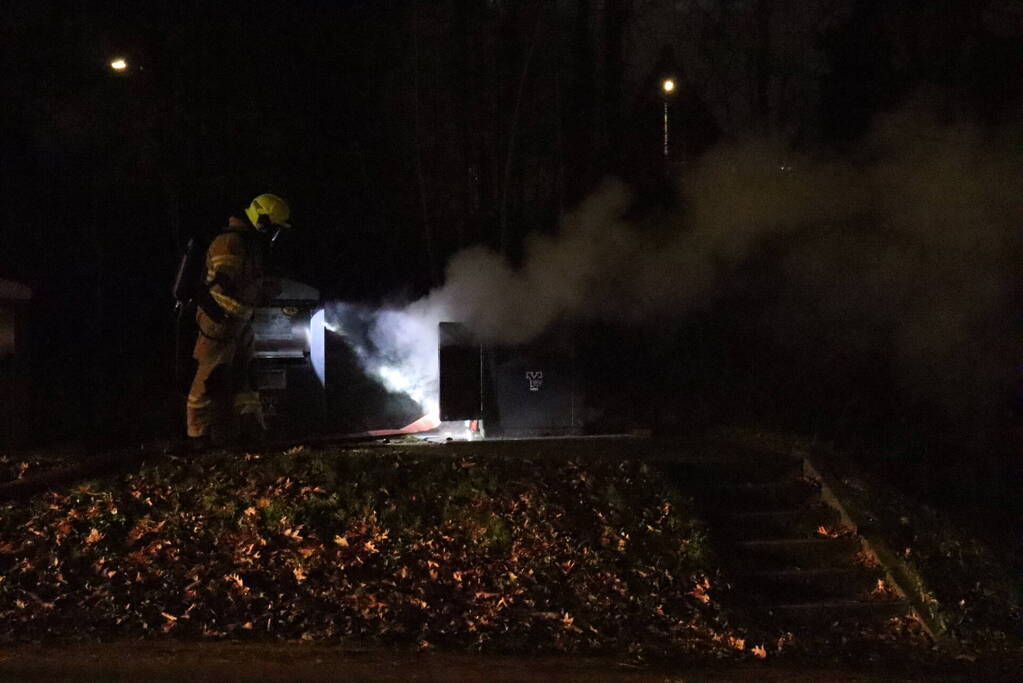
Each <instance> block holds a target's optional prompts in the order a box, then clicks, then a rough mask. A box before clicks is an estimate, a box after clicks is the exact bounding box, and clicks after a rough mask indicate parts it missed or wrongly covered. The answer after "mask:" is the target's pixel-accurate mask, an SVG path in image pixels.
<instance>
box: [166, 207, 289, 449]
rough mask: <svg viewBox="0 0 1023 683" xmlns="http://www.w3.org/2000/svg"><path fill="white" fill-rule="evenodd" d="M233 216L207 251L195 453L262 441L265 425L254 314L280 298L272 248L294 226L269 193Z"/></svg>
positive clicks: (194, 397) (191, 409)
mask: <svg viewBox="0 0 1023 683" xmlns="http://www.w3.org/2000/svg"><path fill="white" fill-rule="evenodd" d="M243 214H244V215H243V216H232V217H231V218H230V219H229V220H228V224H227V227H226V229H224V230H223V231H222V232H221V233H220V234H219V235H217V237H216V238H215V239H214V240H213V242H212V243H210V246H209V249H207V251H206V277H205V286H203V287H201V288H200V291H199V294H198V296H197V301H198V309H197V311H196V322H197V323H198V325H199V334H198V336H197V339H196V342H195V350H194V352H193V357H194V358H195V359H196V361H198V367H197V368H196V371H195V378H194V379H193V380H192V386H191V388H190V390H189V392H188V403H187V407H186V413H187V421H188V436H189V441H190V443H191V445H192V447H193V448H194V449H196V450H200V449H202V448H205V447H207V446H210V445H214V446H231V445H235V444H237V443H238V442H239V440H240V438H242V437H246V438H252V439H258V438H259V437H261V436H262V434H263V432H264V430H265V429H266V425H265V423H264V422H263V410H262V404H261V402H260V398H259V393H258V392H257V391H256V390H255V387H254V385H253V384H254V383H253V379H252V369H253V368H252V361H253V352H254V337H253V332H252V316H253V312H254V309H255V308H257V307H259V306H263V305H266V304H267V303H269V301H270V300H271V299H273V297H274V296H277V295H278V294H279V293H280V283H279V282H278V281H276V280H273V279H270V278H268V277H267V276H266V273H265V271H264V268H265V267H266V260H267V256H268V253H269V248H270V244H271V243H272V242H273V240H274V239H275V238H276V237H277V234H278V233H279V231H280V229H281V228H286V227H290V225H289V224H288V217H289V214H290V210H289V208H288V204H287V202H286V201H285V200H283V199H282V198H280V197H278V196H277V195H273V194H262V195H260V196H258V197H256V198H255V199H253V200H252V204H250V205H249V207H248V208H247V209H245V211H244V212H243Z"/></svg>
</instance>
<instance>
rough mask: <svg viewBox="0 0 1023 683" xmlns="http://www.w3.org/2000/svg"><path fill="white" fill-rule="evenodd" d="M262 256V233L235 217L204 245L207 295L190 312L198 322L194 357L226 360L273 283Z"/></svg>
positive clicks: (271, 288) (263, 241) (214, 360)
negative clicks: (268, 277) (195, 310)
mask: <svg viewBox="0 0 1023 683" xmlns="http://www.w3.org/2000/svg"><path fill="white" fill-rule="evenodd" d="M265 260H266V243H265V238H264V237H263V236H262V235H261V234H259V233H258V232H257V231H256V230H255V228H253V227H252V226H251V225H250V224H249V223H248V222H247V221H244V220H241V219H239V218H233V217H232V218H231V219H230V221H229V223H228V228H227V230H226V231H224V232H222V233H220V234H219V235H217V237H216V238H215V239H214V240H213V242H212V243H211V244H210V246H209V249H208V250H207V252H206V286H207V287H208V288H209V297H208V298H206V299H205V301H203V302H202V303H200V305H199V309H198V311H197V313H196V321H197V322H198V324H199V337H198V339H197V340H196V344H195V352H194V354H193V355H194V357H195V358H196V359H198V360H206V361H212V362H227V361H230V360H231V357H230V356H231V355H233V353H234V349H233V348H231V347H233V346H234V345H233V344H232V343H231V342H233V341H236V340H237V339H238V338H239V336H240V335H241V333H242V330H243V329H244V328H245V326H246V325H248V323H249V321H250V320H251V319H252V314H253V311H254V310H255V309H256V308H257V307H258V306H262V305H265V304H266V303H267V302H268V301H269V300H270V299H271V298H272V297H273V295H274V294H276V291H275V285H276V282H275V281H270V280H267V278H266V273H265V265H266V264H265ZM208 309H213V310H208ZM225 342H226V343H225ZM225 354H226V357H225Z"/></svg>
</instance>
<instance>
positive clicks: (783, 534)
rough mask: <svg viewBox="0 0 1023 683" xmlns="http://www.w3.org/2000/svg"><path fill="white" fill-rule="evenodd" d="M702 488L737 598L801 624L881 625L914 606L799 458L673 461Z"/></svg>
mask: <svg viewBox="0 0 1023 683" xmlns="http://www.w3.org/2000/svg"><path fill="white" fill-rule="evenodd" d="M664 467H665V472H666V474H667V475H668V476H669V477H670V478H671V479H672V481H673V482H674V483H675V484H676V485H677V486H678V487H679V488H680V489H681V490H684V491H686V492H687V493H689V494H691V495H693V496H694V498H695V500H696V502H697V505H698V506H699V507H700V509H701V511H702V513H703V515H704V517H705V519H706V520H707V523H708V532H709V534H710V537H711V540H712V542H713V543H715V544H716V545H717V550H718V553H719V555H720V556H721V557H722V558H723V560H724V562H725V563H726V566H725V570H726V571H727V572H729V574H730V579H731V583H732V585H733V591H732V594H731V599H732V600H733V601H734V602H735V604H734V607H735V608H737V609H740V610H742V611H745V612H746V613H747V614H748V615H750V616H751V617H753V618H755V619H756V620H758V621H761V622H763V624H764V625H765V626H766V625H772V626H777V627H783V628H786V629H790V630H793V631H800V630H810V629H820V628H822V627H827V626H830V625H834V624H841V625H843V626H847V625H849V624H850V623H856V624H879V623H882V622H884V621H886V620H888V619H890V618H891V617H894V616H900V615H906V614H907V613H909V611H910V606H909V604H908V603H907V602H906V601H905V600H904V599H903V598H902V596H899V595H898V594H897V593H895V592H893V591H891V590H890V587H889V586H888V585H887V584H886V582H885V579H884V577H885V573H884V570H883V569H881V568H879V567H877V566H869V564H870V563H869V562H865V556H866V555H869V553H865V552H864V550H865V546H864V542H863V540H862V539H861V538H860V537H859V536H858V535H857V534H856V532H855V530H854V529H847V528H843V526H842V513H841V512H840V510H838V509H836V508H834V507H832V506H831V505H829V504H828V503H827V502H825V500H824V499H823V498H822V496H821V486H820V484H819V482H817V481H814V480H812V479H810V478H808V477H807V476H805V475H804V472H805V471H806V468H805V466H804V463H803V460H802V459H801V458H795V457H788V456H782V455H779V454H773V453H749V452H744V453H734V454H731V456H730V455H729V454H728V453H723V454H717V455H715V457H704V458H696V459H693V460H691V461H688V462H671V463H665V465H664Z"/></svg>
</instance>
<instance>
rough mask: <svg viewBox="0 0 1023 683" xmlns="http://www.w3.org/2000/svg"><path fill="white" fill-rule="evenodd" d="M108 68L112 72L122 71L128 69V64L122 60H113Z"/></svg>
mask: <svg viewBox="0 0 1023 683" xmlns="http://www.w3.org/2000/svg"><path fill="white" fill-rule="evenodd" d="M110 68H111V69H113V70H114V71H124V70H125V69H127V68H128V62H126V61H124V60H123V59H115V60H114V61H112V62H110Z"/></svg>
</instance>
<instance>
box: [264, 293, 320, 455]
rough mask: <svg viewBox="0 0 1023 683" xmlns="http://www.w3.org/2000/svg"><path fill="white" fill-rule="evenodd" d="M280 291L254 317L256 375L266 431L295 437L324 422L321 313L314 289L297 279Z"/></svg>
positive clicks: (276, 434) (275, 434)
mask: <svg viewBox="0 0 1023 683" xmlns="http://www.w3.org/2000/svg"><path fill="white" fill-rule="evenodd" d="M281 287H282V291H281V294H280V295H279V296H278V297H277V298H276V299H274V300H273V301H272V302H271V303H270V304H269V305H268V306H265V307H262V308H258V309H256V312H255V315H254V316H253V321H252V327H253V332H254V335H255V342H256V357H255V372H254V374H255V383H256V388H257V389H258V390H259V392H260V397H261V399H262V401H263V414H264V417H265V418H266V421H267V427H268V429H269V430H270V432H271V433H272V434H273V435H274V436H291V435H297V434H302V433H307V432H309V431H313V430H317V429H319V428H320V427H321V426H322V425H323V423H324V421H325V417H326V398H325V397H326V394H325V389H324V368H325V362H324V329H323V308H322V306H321V304H320V295H319V292H318V291H317V290H316V289H314V288H312V287H309V286H308V285H304V284H302V283H300V282H295V281H294V280H282V282H281Z"/></svg>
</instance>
